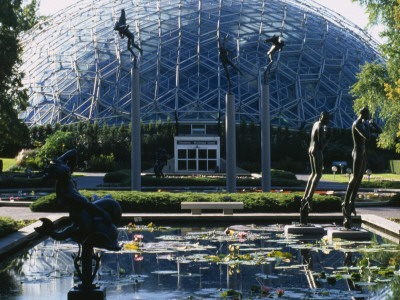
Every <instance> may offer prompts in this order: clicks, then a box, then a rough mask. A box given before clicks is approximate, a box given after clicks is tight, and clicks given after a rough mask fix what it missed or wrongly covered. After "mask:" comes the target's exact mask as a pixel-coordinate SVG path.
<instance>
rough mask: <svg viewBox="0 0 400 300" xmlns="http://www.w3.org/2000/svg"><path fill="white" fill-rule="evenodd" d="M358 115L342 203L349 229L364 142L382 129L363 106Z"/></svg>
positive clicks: (362, 164) (363, 161)
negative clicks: (351, 160)
mask: <svg viewBox="0 0 400 300" xmlns="http://www.w3.org/2000/svg"><path fill="white" fill-rule="evenodd" d="M359 113H360V115H359V116H358V118H357V120H356V121H354V123H353V126H352V128H351V131H352V135H353V142H354V148H353V153H352V156H353V174H352V175H351V179H350V181H349V185H348V186H347V191H346V196H345V198H344V201H343V204H342V212H343V218H344V221H343V226H344V227H345V228H346V229H351V214H352V213H353V214H354V215H356V210H355V206H354V201H355V198H356V196H357V192H358V189H359V188H360V185H361V181H362V178H363V175H364V173H365V169H366V163H367V155H366V151H365V142H366V141H367V140H368V139H369V137H370V135H371V133H378V134H379V133H382V130H381V129H380V128H379V127H378V126H377V125H376V124H375V123H374V122H373V120H372V119H370V115H369V110H368V108H367V107H363V108H361V109H360V111H359Z"/></svg>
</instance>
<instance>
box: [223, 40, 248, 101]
mask: <svg viewBox="0 0 400 300" xmlns="http://www.w3.org/2000/svg"><path fill="white" fill-rule="evenodd" d="M227 37H228V35H226V37H224V41H223V42H222V44H221V42H220V40H219V39H218V50H219V57H220V59H221V63H222V67H223V68H224V70H225V74H226V79H227V80H228V94H231V88H232V84H231V78H230V76H229V70H228V65H230V66H231V67H232V68H234V69H235V70H236V71H238V72H239V73H240V75H243V73H242V71H240V70H239V68H238V67H236V66H235V65H234V64H233V63H232V61H231V60H230V59H229V54H230V55H233V52H232V51H231V50H229V49H226V48H225V42H226V38H227Z"/></svg>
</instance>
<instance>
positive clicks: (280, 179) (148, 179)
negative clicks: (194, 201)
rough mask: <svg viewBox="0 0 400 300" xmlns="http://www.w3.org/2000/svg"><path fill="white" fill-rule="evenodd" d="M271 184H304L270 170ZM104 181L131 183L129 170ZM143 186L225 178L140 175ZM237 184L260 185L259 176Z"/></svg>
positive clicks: (219, 183)
mask: <svg viewBox="0 0 400 300" xmlns="http://www.w3.org/2000/svg"><path fill="white" fill-rule="evenodd" d="M271 177H272V178H271V185H272V186H280V187H281V186H304V182H303V181H300V180H297V179H296V175H295V174H293V173H292V172H287V171H281V170H271ZM103 180H104V182H105V183H120V184H121V186H130V185H131V173H130V170H128V169H125V170H119V171H115V172H110V173H107V174H106V175H105V176H104V179H103ZM142 185H143V186H156V187H162V186H225V185H226V179H225V178H223V177H220V178H217V177H200V176H198V177H180V178H177V177H165V178H156V177H154V176H142ZM236 185H237V186H256V187H257V186H258V187H259V186H261V179H260V178H238V179H237V181H236Z"/></svg>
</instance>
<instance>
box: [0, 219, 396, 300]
mask: <svg viewBox="0 0 400 300" xmlns="http://www.w3.org/2000/svg"><path fill="white" fill-rule="evenodd" d="M120 240H121V241H124V242H125V246H124V248H123V250H121V252H119V253H112V252H102V262H101V267H100V269H99V273H98V275H97V278H96V279H95V282H97V283H99V284H101V285H103V286H105V287H106V289H107V299H108V300H111V299H221V298H223V297H225V296H228V298H229V299H239V297H240V295H242V297H243V299H263V298H265V297H268V298H278V297H279V296H282V298H287V299H288V298H289V299H377V298H379V299H390V298H391V299H399V298H400V279H399V278H400V272H399V270H398V269H399V262H400V252H399V245H395V244H392V243H389V242H387V241H386V240H384V239H382V238H380V237H379V236H376V235H372V234H371V240H370V241H366V242H355V241H354V242H349V241H333V242H331V243H328V241H327V240H326V239H325V238H322V239H315V240H302V239H300V237H296V236H290V237H286V236H284V235H283V228H282V227H281V226H255V225H250V226H242V225H237V226H231V227H230V230H225V228H204V227H203V228H200V227H199V228H194V227H182V228H167V227H155V226H154V225H153V224H150V226H133V225H132V226H130V227H129V228H126V229H123V230H121V232H120ZM77 251H78V248H77V245H76V244H74V243H69V242H56V241H53V240H52V239H47V240H45V241H44V242H42V243H40V244H38V245H37V246H35V247H33V248H32V249H29V250H27V251H26V252H25V253H23V254H22V255H21V256H19V257H18V258H16V259H14V260H12V261H10V262H8V263H7V264H6V267H4V268H3V270H1V272H0V282H1V284H0V298H1V299H3V298H4V299H29V300H31V299H47V300H50V299H66V298H67V293H68V291H69V290H70V289H71V288H72V286H73V285H74V277H73V276H74V274H73V273H74V266H73V260H72V257H71V254H72V253H76V252H77ZM278 294H280V295H278ZM282 294H283V295H282ZM229 295H231V296H229Z"/></svg>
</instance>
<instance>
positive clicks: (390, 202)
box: [389, 193, 400, 206]
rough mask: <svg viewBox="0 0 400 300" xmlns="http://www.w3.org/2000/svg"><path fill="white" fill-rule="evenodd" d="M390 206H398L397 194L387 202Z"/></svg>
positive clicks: (398, 196)
mask: <svg viewBox="0 0 400 300" xmlns="http://www.w3.org/2000/svg"><path fill="white" fill-rule="evenodd" d="M389 205H390V206H400V193H397V194H396V195H394V196H393V197H392V198H390V200H389Z"/></svg>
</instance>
